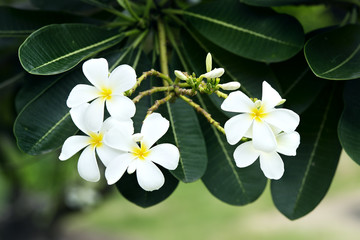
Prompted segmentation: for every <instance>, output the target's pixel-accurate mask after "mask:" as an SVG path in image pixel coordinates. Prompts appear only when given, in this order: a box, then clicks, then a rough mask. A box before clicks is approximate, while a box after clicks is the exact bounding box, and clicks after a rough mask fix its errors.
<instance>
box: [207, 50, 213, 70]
mask: <svg viewBox="0 0 360 240" xmlns="http://www.w3.org/2000/svg"><path fill="white" fill-rule="evenodd" d="M211 69H212V58H211V53H208V54H207V55H206V72H210V71H211Z"/></svg>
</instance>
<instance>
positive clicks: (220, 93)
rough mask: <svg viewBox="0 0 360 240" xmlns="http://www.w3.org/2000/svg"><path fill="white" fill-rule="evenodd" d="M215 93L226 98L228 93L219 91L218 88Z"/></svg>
mask: <svg viewBox="0 0 360 240" xmlns="http://www.w3.org/2000/svg"><path fill="white" fill-rule="evenodd" d="M215 93H216V95H217V96H218V97H220V98H224V99H226V98H227V97H228V95H227V94H226V93H223V92H220V91H219V90H216V91H215Z"/></svg>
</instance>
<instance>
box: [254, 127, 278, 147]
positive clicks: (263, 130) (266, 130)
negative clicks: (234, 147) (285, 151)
mask: <svg viewBox="0 0 360 240" xmlns="http://www.w3.org/2000/svg"><path fill="white" fill-rule="evenodd" d="M253 145H254V148H255V149H256V150H259V151H264V152H273V151H275V150H276V147H277V143H276V138H275V135H274V133H273V131H272V130H271V128H270V126H269V125H268V124H267V123H266V122H264V121H261V120H254V123H253Z"/></svg>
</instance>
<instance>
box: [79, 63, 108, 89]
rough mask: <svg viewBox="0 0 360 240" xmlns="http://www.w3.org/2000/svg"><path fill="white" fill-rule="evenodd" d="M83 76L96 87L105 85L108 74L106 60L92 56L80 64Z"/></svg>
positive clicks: (99, 87) (100, 87)
mask: <svg viewBox="0 0 360 240" xmlns="http://www.w3.org/2000/svg"><path fill="white" fill-rule="evenodd" d="M82 69H83V72H84V75H85V77H86V78H87V79H88V80H89V81H90V82H91V83H92V84H93V85H94V86H95V87H97V88H98V89H102V88H103V87H105V86H106V84H107V82H108V76H109V66H108V62H107V61H106V59H104V58H94V59H90V60H87V61H86V62H84V64H83V66H82Z"/></svg>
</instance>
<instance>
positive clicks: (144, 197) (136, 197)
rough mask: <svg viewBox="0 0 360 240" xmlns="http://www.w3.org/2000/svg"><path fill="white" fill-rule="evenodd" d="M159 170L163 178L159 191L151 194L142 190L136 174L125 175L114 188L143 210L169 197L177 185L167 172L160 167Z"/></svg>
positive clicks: (175, 180) (176, 181)
mask: <svg viewBox="0 0 360 240" xmlns="http://www.w3.org/2000/svg"><path fill="white" fill-rule="evenodd" d="M159 168H160V170H161V171H162V173H163V174H164V177H165V183H164V185H163V186H162V187H161V188H160V189H159V190H155V191H152V192H148V191H145V190H143V189H142V188H141V187H140V186H139V184H138V181H137V179H136V173H133V174H128V173H125V174H124V175H123V176H122V177H121V179H120V180H119V181H118V182H117V183H116V187H117V188H118V190H119V191H120V193H121V194H122V195H123V196H124V197H125V198H126V199H127V200H129V201H130V202H132V203H134V204H136V205H138V206H140V207H143V208H146V207H151V206H153V205H155V204H157V203H160V202H162V201H164V200H165V199H166V198H167V197H169V196H170V195H171V194H172V193H173V192H174V191H175V189H176V187H177V185H178V183H179V181H178V180H177V179H176V178H175V177H173V176H172V175H171V174H170V172H169V171H167V170H166V169H164V168H162V167H159Z"/></svg>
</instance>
